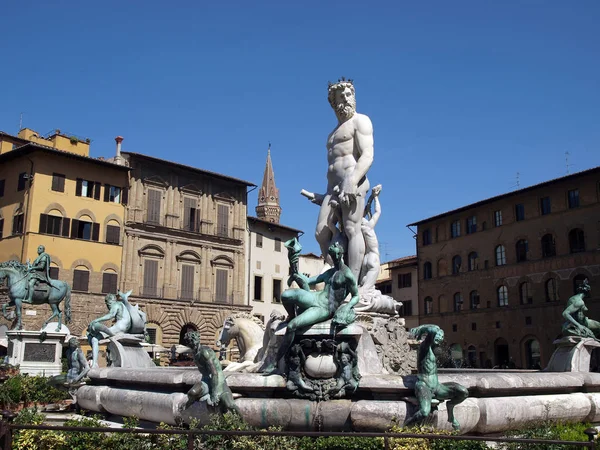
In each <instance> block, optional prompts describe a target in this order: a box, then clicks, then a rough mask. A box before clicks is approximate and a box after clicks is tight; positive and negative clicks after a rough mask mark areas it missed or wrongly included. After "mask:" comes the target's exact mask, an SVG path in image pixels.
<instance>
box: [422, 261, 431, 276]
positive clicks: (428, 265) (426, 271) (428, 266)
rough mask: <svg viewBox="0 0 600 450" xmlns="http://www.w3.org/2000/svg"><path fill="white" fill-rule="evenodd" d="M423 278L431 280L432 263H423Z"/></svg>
mask: <svg viewBox="0 0 600 450" xmlns="http://www.w3.org/2000/svg"><path fill="white" fill-rule="evenodd" d="M423 279H424V280H430V279H431V263H430V262H426V263H425V264H423Z"/></svg>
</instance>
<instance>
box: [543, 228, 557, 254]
mask: <svg viewBox="0 0 600 450" xmlns="http://www.w3.org/2000/svg"><path fill="white" fill-rule="evenodd" d="M552 256H556V242H555V240H554V236H552V235H551V234H550V233H548V234H545V235H543V236H542V258H550V257H552Z"/></svg>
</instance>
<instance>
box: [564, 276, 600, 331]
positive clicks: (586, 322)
mask: <svg viewBox="0 0 600 450" xmlns="http://www.w3.org/2000/svg"><path fill="white" fill-rule="evenodd" d="M591 291H592V288H591V287H590V285H589V283H588V280H587V279H586V280H584V281H583V284H581V285H580V286H578V288H577V294H575V295H574V296H573V297H571V298H570V299H569V301H568V302H567V307H566V308H565V310H564V311H563V313H562V315H563V317H564V319H565V320H566V322H565V323H564V324H563V326H562V334H563V336H578V337H583V338H592V339H595V338H598V337H599V336H600V322H597V321H595V320H592V319H588V318H587V317H586V315H585V313H586V312H587V310H588V309H587V306H585V302H584V301H583V299H584V298H585V297H588V296H589V295H590V292H591Z"/></svg>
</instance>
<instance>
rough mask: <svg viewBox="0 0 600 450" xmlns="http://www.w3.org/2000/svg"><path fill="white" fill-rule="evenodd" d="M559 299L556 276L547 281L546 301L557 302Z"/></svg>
mask: <svg viewBox="0 0 600 450" xmlns="http://www.w3.org/2000/svg"><path fill="white" fill-rule="evenodd" d="M557 300H558V291H557V287H556V280H555V279H554V278H550V279H549V280H548V281H546V301H547V302H555V301H557Z"/></svg>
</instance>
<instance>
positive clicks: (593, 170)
mask: <svg viewBox="0 0 600 450" xmlns="http://www.w3.org/2000/svg"><path fill="white" fill-rule="evenodd" d="M596 172H600V166H598V167H592V168H591V169H586V170H582V171H580V172H575V173H572V174H570V175H565V176H564V177H558V178H553V179H551V180H548V181H544V182H542V183H538V184H534V185H532V186H528V187H526V188H523V189H518V190H516V191H512V192H507V193H505V194H501V195H496V196H495V197H490V198H487V199H485V200H480V201H478V202H475V203H471V204H470V205H466V206H462V207H460V208H457V209H453V210H451V211H446V212H444V213H442V214H438V215H437V216H433V217H429V218H427V219H422V220H419V221H418V222H414V223H410V224H408V225H407V226H408V227H413V226H415V225H422V224H424V223H426V222H431V221H432V220H437V219H441V218H442V217H446V216H451V215H452V214H457V213H460V212H463V211H467V210H469V209H472V208H477V207H479V206H483V205H486V204H488V203H493V202H495V201H498V200H502V199H504V198H508V197H514V196H517V195H521V194H524V193H526V192H529V191H532V190H534V189H538V188H541V187H545V186H549V185H551V184H554V183H558V182H562V181H567V180H571V179H574V178H577V177H581V176H582V175H590V174H593V173H596Z"/></svg>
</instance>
